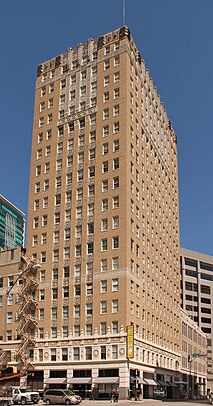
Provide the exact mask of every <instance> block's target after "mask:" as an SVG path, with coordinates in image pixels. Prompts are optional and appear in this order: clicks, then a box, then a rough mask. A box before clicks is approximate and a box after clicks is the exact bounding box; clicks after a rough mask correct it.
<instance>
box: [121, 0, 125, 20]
mask: <svg viewBox="0 0 213 406" xmlns="http://www.w3.org/2000/svg"><path fill="white" fill-rule="evenodd" d="M122 2H123V25H126V1H125V0H122Z"/></svg>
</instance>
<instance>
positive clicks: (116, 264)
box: [112, 257, 119, 271]
mask: <svg viewBox="0 0 213 406" xmlns="http://www.w3.org/2000/svg"><path fill="white" fill-rule="evenodd" d="M112 269H113V271H117V270H118V269H119V258H118V257H113V258H112Z"/></svg>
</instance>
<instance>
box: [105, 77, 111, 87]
mask: <svg viewBox="0 0 213 406" xmlns="http://www.w3.org/2000/svg"><path fill="white" fill-rule="evenodd" d="M109 83H110V80H109V75H107V76H105V77H104V86H108V85H109Z"/></svg>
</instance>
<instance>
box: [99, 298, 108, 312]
mask: <svg viewBox="0 0 213 406" xmlns="http://www.w3.org/2000/svg"><path fill="white" fill-rule="evenodd" d="M100 305H101V314H106V313H107V301H106V300H103V301H101V303H100Z"/></svg>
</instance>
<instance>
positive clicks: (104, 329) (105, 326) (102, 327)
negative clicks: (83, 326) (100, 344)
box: [100, 321, 107, 335]
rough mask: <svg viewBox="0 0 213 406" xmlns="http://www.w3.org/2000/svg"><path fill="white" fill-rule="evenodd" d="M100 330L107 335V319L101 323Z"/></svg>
mask: <svg viewBox="0 0 213 406" xmlns="http://www.w3.org/2000/svg"><path fill="white" fill-rule="evenodd" d="M100 330H101V335H105V334H106V333H107V324H106V322H105V321H103V322H102V323H101V324H100Z"/></svg>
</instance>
